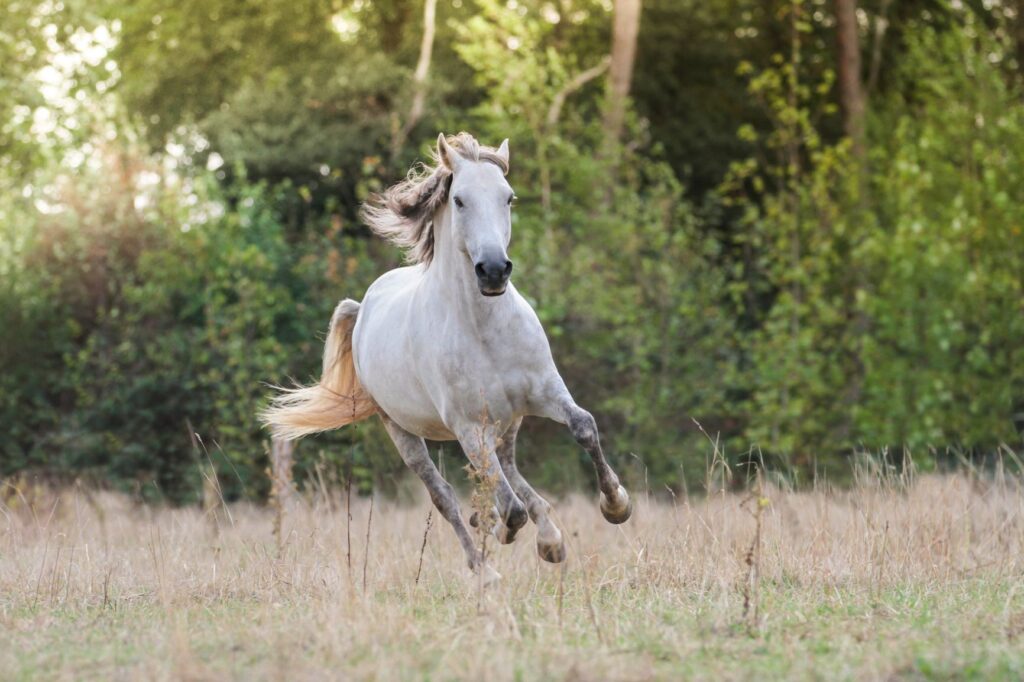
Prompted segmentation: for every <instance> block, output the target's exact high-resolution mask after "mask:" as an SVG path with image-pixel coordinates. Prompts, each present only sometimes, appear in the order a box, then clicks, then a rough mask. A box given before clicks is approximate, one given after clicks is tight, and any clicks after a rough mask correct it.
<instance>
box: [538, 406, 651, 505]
mask: <svg viewBox="0 0 1024 682" xmlns="http://www.w3.org/2000/svg"><path fill="white" fill-rule="evenodd" d="M554 413H555V415H557V416H553V418H554V419H555V421H560V422H562V423H563V424H565V425H566V426H568V427H569V431H570V432H571V433H572V436H573V438H575V439H576V442H577V443H579V444H580V445H582V446H583V449H584V450H586V451H587V454H588V455H590V459H591V460H593V462H594V469H596V470H597V484H598V486H599V487H600V488H601V513H602V514H603V515H604V518H605V519H606V520H607V521H608V522H609V523H625V522H626V521H627V520H628V519H629V516H630V514H632V513H633V504H632V502H630V500H629V494H628V493H627V492H626V489H625V488H623V487H622V485H621V484H620V483H619V477H618V476H617V475H616V474H615V472H614V471H612V468H611V467H610V466H608V460H606V459H605V458H604V451H603V450H602V449H601V438H600V436H599V435H598V433H597V423H596V422H595V421H594V417H593V415H591V414H590V413H589V412H587V411H586V410H584V409H583V408H582V407H580V406H579V405H577V404H576V402H575V401H574V400H573V399H572V398H571V397H569V396H568V394H566V395H564V396H563V397H562V398H561V400H559V401H558V409H557V410H555V411H554Z"/></svg>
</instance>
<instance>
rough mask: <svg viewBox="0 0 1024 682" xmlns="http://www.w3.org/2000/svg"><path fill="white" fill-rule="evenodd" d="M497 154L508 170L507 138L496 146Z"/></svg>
mask: <svg viewBox="0 0 1024 682" xmlns="http://www.w3.org/2000/svg"><path fill="white" fill-rule="evenodd" d="M497 154H498V156H499V157H501V160H502V161H504V162H505V168H508V138H507V137H506V138H505V139H504V140H502V141H501V144H500V145H499V146H498V152H497Z"/></svg>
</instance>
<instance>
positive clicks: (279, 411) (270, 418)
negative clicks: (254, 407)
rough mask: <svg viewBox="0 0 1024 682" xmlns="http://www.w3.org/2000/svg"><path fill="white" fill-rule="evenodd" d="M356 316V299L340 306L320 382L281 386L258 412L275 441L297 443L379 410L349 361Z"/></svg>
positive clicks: (357, 313) (334, 320)
mask: <svg viewBox="0 0 1024 682" xmlns="http://www.w3.org/2000/svg"><path fill="white" fill-rule="evenodd" d="M358 315H359V302H358V301H353V300H352V299H349V298H346V299H345V300H344V301H342V302H341V303H339V304H338V307H337V308H335V309H334V315H333V316H331V327H330V329H329V330H328V332H327V343H326V345H325V346H324V366H323V374H322V376H321V377H320V382H319V383H316V384H313V385H312V386H300V387H298V388H279V389H278V390H279V391H280V392H279V393H278V394H277V395H276V396H274V398H273V400H272V401H271V403H270V406H269V407H267V408H266V409H265V410H263V411H262V412H260V415H259V417H260V421H262V422H263V424H264V425H265V426H268V427H270V430H271V431H272V432H273V434H274V436H275V437H277V438H279V439H282V440H295V439H297V438H301V437H302V436H306V435H309V434H311V433H317V432H319V431H328V430H331V429H337V428H340V427H342V426H345V425H346V424H351V423H353V422H357V421H360V420H363V419H366V418H367V417H369V416H371V415H372V414H374V413H375V412H376V411H377V406H376V405H375V404H374V402H373V399H372V398H371V397H370V395H369V394H368V393H367V392H366V390H365V389H364V388H363V387H362V385H360V383H359V379H358V377H356V368H355V365H354V364H353V362H352V329H353V327H355V325H356V317H357V316H358Z"/></svg>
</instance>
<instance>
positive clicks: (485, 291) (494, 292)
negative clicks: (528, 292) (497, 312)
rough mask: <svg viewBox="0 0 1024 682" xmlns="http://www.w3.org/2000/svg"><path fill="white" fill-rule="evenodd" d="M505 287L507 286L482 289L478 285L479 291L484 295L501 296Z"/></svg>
mask: <svg viewBox="0 0 1024 682" xmlns="http://www.w3.org/2000/svg"><path fill="white" fill-rule="evenodd" d="M506 288H507V287H502V288H500V289H484V288H483V287H480V293H481V294H483V295H484V296H501V295H502V294H503V293H505V289H506Z"/></svg>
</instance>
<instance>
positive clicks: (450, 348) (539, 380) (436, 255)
mask: <svg viewBox="0 0 1024 682" xmlns="http://www.w3.org/2000/svg"><path fill="white" fill-rule="evenodd" d="M508 168H509V165H508V140H505V141H504V142H502V143H501V146H500V147H499V148H498V149H493V148H489V147H483V146H481V145H479V144H478V143H477V141H476V140H475V139H474V138H473V137H472V136H471V135H468V134H466V133H460V134H459V135H457V136H455V137H450V138H447V139H446V138H445V136H444V135H440V136H439V137H438V138H437V152H436V155H435V159H434V165H432V166H429V167H425V168H424V169H423V170H422V172H420V173H410V175H409V177H408V178H407V179H406V180H404V181H402V182H400V183H398V184H396V185H395V186H393V187H391V188H390V189H388V190H387V191H385V192H384V193H383V194H381V195H379V196H377V197H374V199H373V200H371V202H369V203H368V205H366V206H364V208H363V218H364V220H365V221H366V222H367V224H368V225H369V226H370V228H371V229H373V230H374V232H376V233H377V234H379V235H381V236H383V237H385V238H387V239H389V240H391V241H392V242H394V243H396V244H398V245H399V246H402V247H404V248H405V249H407V252H408V253H407V255H408V259H409V261H410V262H411V263H412V265H411V266H409V267H403V268H398V269H396V270H392V271H390V272H388V273H386V274H385V275H383V276H382V277H380V278H379V279H378V280H377V281H376V282H374V283H373V284H372V285H371V286H370V288H369V289H368V290H367V292H366V295H365V296H364V298H363V302H362V304H360V303H357V302H356V301H353V300H350V299H346V300H344V301H342V302H341V303H340V304H339V305H338V307H337V309H336V310H335V311H334V316H333V318H332V319H331V326H330V330H329V332H328V336H327V342H326V348H325V349H324V359H323V375H322V377H321V379H320V382H319V383H318V384H315V385H312V386H307V387H303V388H297V389H292V390H285V391H283V392H282V393H280V394H279V395H277V396H276V398H275V399H274V401H273V402H272V404H271V406H270V407H269V408H268V409H267V410H266V411H264V412H263V413H262V415H261V416H262V419H263V421H264V422H265V423H266V424H268V425H269V426H270V427H271V428H272V430H273V433H274V434H275V435H276V436H277V437H279V438H283V439H295V438H299V437H301V436H304V435H306V434H310V433H315V432H317V431H325V430H328V429H336V428H338V427H341V426H344V425H345V424H350V423H352V422H355V421H359V420H360V419H364V418H366V417H369V416H370V415H372V414H374V413H376V414H378V415H380V417H381V419H382V420H383V422H384V426H385V428H386V429H387V432H388V434H389V435H390V436H391V439H392V440H393V441H394V443H395V446H396V447H397V448H398V452H399V453H400V454H401V456H402V459H403V460H405V463H406V464H407V465H408V466H409V467H410V468H411V469H412V470H413V471H415V472H416V474H417V475H418V476H419V477H420V478H421V479H422V480H423V483H424V484H425V485H426V487H427V490H428V491H429V492H430V497H431V499H432V500H433V502H434V504H435V505H436V506H437V508H438V510H440V512H441V514H442V515H443V516H444V517H445V519H447V520H448V522H449V523H450V524H451V525H452V527H453V528H454V529H455V533H456V535H457V536H458V538H459V541H460V542H461V544H462V548H463V549H464V550H465V552H466V558H467V560H468V562H469V566H470V568H471V569H474V570H477V569H478V568H481V562H482V557H481V555H480V552H479V551H478V550H477V549H476V547H475V545H474V543H473V540H472V538H471V537H470V534H469V532H468V530H467V529H466V526H465V524H464V523H463V521H462V516H461V514H460V511H459V503H458V500H457V498H456V496H455V494H454V491H453V490H452V487H451V486H450V485H449V484H448V482H447V481H445V480H444V478H442V477H441V474H440V473H439V472H438V470H437V468H436V467H435V466H434V463H433V462H432V461H431V459H430V456H429V455H428V453H427V446H426V444H425V443H424V439H425V438H427V439H431V440H458V441H459V443H460V444H461V445H462V448H463V450H464V451H465V453H466V455H467V457H468V458H469V460H470V462H471V464H472V465H473V466H474V468H475V469H476V471H477V472H479V473H480V474H481V475H483V476H487V477H488V478H489V479H490V480H492V481H495V482H496V484H497V485H496V492H495V497H496V503H497V505H496V506H497V512H498V514H499V518H500V521H499V523H498V525H497V527H496V533H495V534H496V535H497V537H498V538H499V540H501V542H503V543H509V542H511V541H512V540H513V539H514V538H515V535H516V532H517V531H518V530H519V529H520V528H522V527H523V525H524V524H525V523H526V520H527V515H529V518H530V519H532V520H533V522H534V523H536V524H537V528H538V534H537V551H538V553H539V554H540V556H541V557H542V558H544V559H545V560H547V561H550V562H560V561H562V560H564V559H565V546H564V544H563V542H562V534H561V531H559V530H558V528H557V527H556V526H555V524H554V523H552V522H551V519H550V517H549V516H550V514H549V512H550V509H551V506H550V505H549V504H548V503H547V502H546V501H545V500H544V499H543V498H542V497H541V496H540V495H538V494H537V493H536V491H534V490H533V488H531V487H530V485H529V484H528V483H527V482H526V481H525V480H524V479H523V477H522V475H520V473H519V471H518V470H517V469H516V463H515V440H516V432H517V431H518V430H519V426H520V424H521V423H522V419H523V417H527V416H536V417H547V418H548V419H553V420H555V421H557V422H560V423H562V424H566V425H567V426H568V427H569V430H570V431H571V432H572V435H573V436H574V437H575V439H576V441H577V442H578V443H579V444H580V445H581V446H583V448H584V449H585V450H586V451H587V452H588V453H589V454H590V456H591V458H592V459H593V462H594V466H595V468H596V469H597V477H598V481H599V484H600V488H601V493H602V494H601V504H600V507H601V512H602V513H603V514H604V517H605V518H606V519H607V520H608V521H609V522H611V523H623V522H624V521H626V520H627V519H628V518H629V516H630V513H631V510H632V505H631V504H630V500H629V495H628V494H627V493H626V490H625V489H624V488H623V487H622V486H621V485H620V484H619V479H618V476H616V475H615V472H614V471H612V469H611V467H609V466H608V462H607V461H605V458H604V453H603V452H602V450H601V444H600V441H599V439H598V433H597V426H596V425H595V423H594V418H593V417H592V416H591V415H590V413H589V412H587V411H586V410H584V409H583V408H581V407H580V406H579V405H577V404H576V401H574V400H573V398H572V396H571V395H570V394H569V390H568V389H567V388H566V387H565V382H563V381H562V378H561V376H559V374H558V370H557V369H556V368H555V363H554V360H553V359H552V357H551V349H550V347H549V345H548V340H547V337H546V335H545V334H544V329H543V328H542V327H541V324H540V321H539V320H538V319H537V315H536V313H535V312H534V311H533V308H531V307H530V304H529V303H527V302H526V300H525V299H524V298H523V297H522V296H520V295H519V292H518V291H516V288H515V286H514V285H513V284H512V283H511V282H510V281H509V276H510V275H511V273H512V261H510V260H509V259H508V255H507V249H508V245H509V240H510V238H511V232H512V217H511V206H512V199H513V198H514V194H513V192H512V188H511V187H510V186H509V184H508V182H506V180H505V174H506V173H507V172H508Z"/></svg>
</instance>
